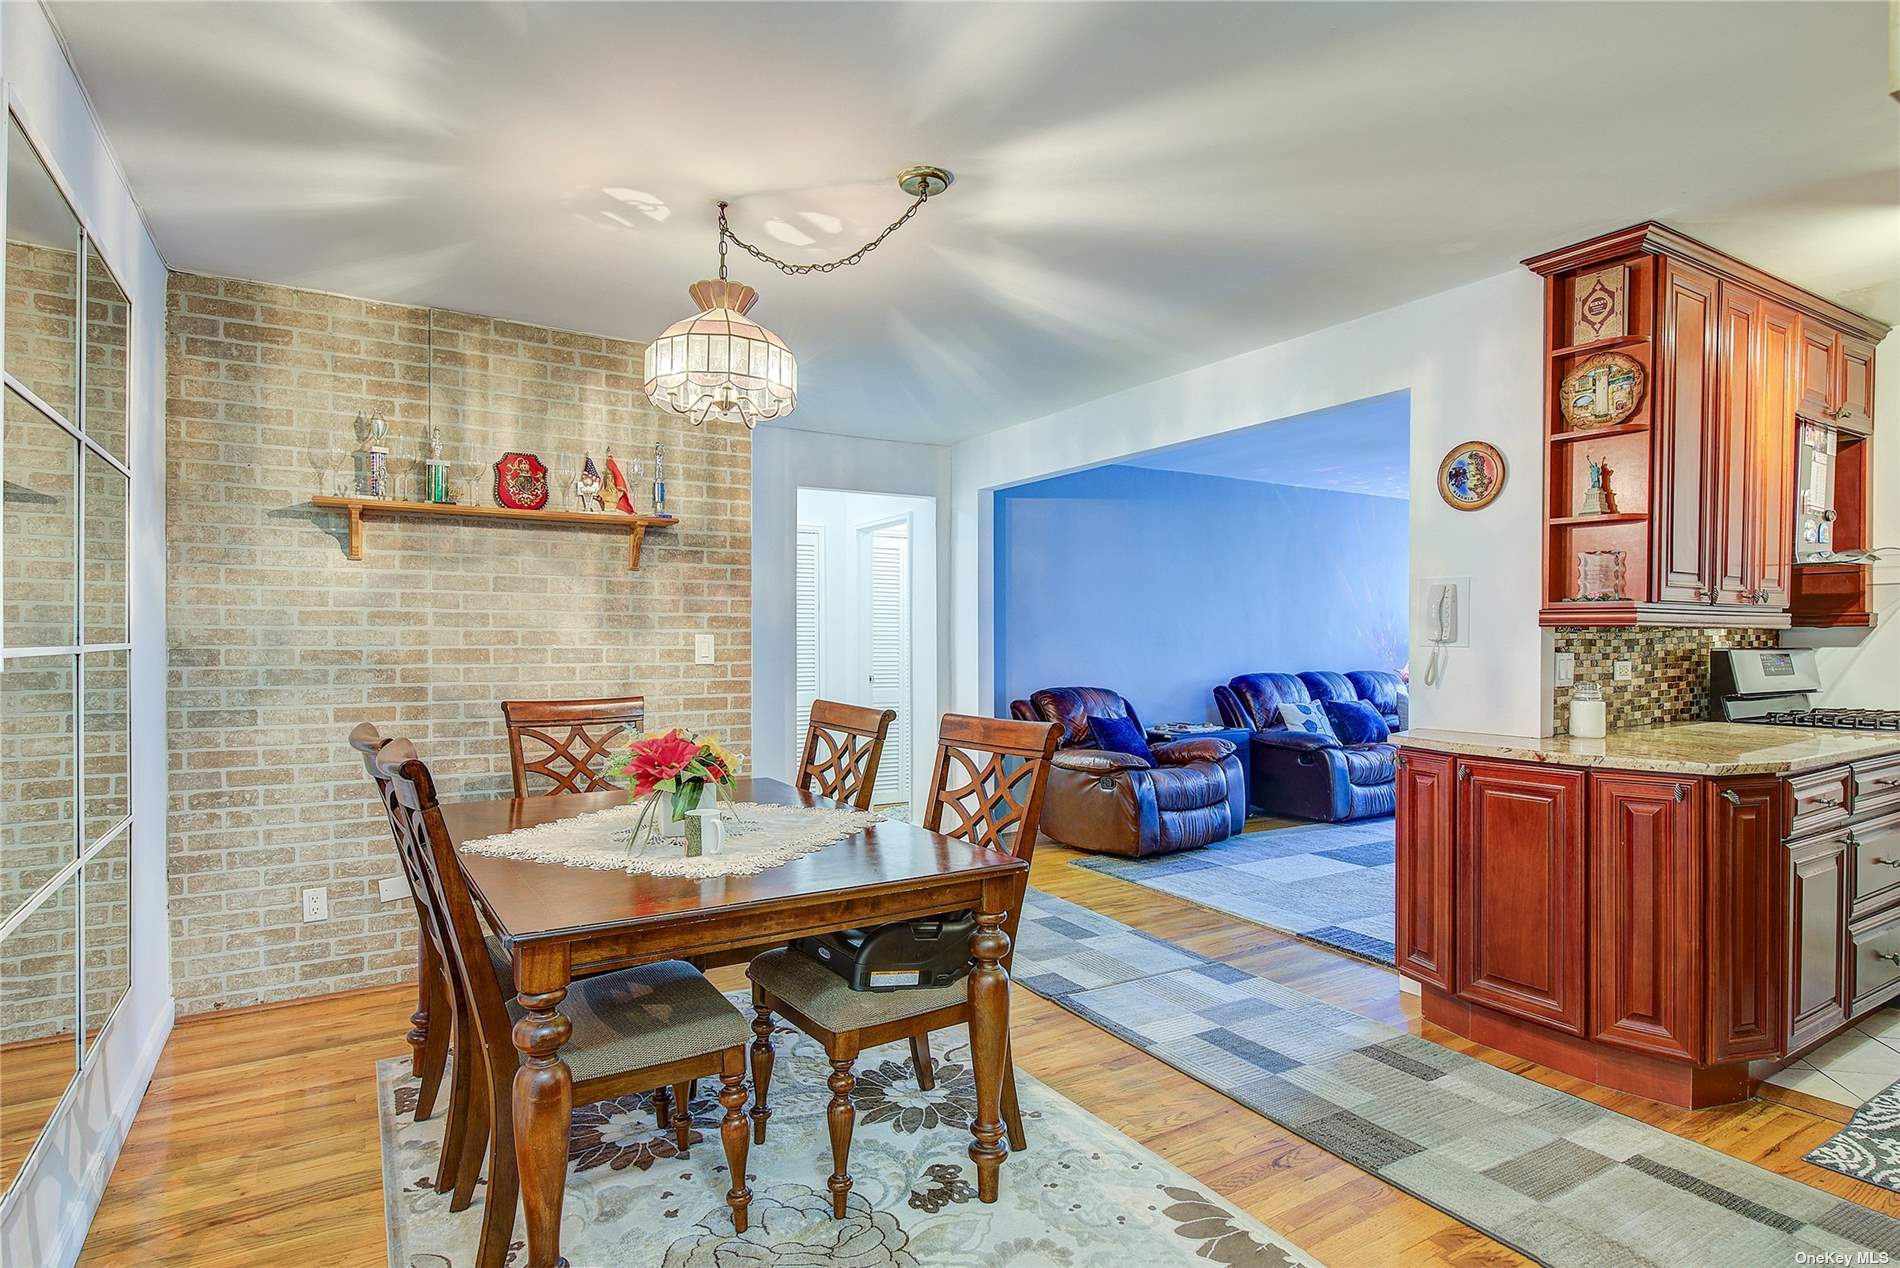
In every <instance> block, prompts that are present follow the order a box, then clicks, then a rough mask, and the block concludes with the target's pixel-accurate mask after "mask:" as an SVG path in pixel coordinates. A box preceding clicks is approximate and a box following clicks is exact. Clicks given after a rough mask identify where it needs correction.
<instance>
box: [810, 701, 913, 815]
mask: <svg viewBox="0 0 1900 1268" xmlns="http://www.w3.org/2000/svg"><path fill="white" fill-rule="evenodd" d="M896 719H897V710H895V709H871V708H866V707H865V706H864V705H858V704H840V703H839V702H838V701H836V700H814V701H812V704H811V724H810V725H809V726H807V727H806V728H805V752H804V754H803V755H802V756H801V757H800V758H799V759H798V790H799V791H800V792H808V793H816V794H817V795H818V796H820V797H829V798H830V799H831V800H833V801H835V802H837V803H838V804H839V805H841V806H847V805H848V806H855V807H857V808H858V809H859V810H869V809H870V808H871V794H872V792H873V791H874V790H875V789H876V787H877V768H878V763H879V762H881V761H882V760H883V758H884V737H885V736H886V735H888V734H890V730H891V723H892V722H894V721H896Z"/></svg>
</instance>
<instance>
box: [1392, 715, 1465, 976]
mask: <svg viewBox="0 0 1900 1268" xmlns="http://www.w3.org/2000/svg"><path fill="white" fill-rule="evenodd" d="M1454 764H1455V763H1454V759H1453V758H1452V757H1451V755H1450V754H1448V753H1405V752H1401V753H1400V754H1399V755H1398V767H1399V771H1398V774H1399V781H1398V799H1399V801H1401V802H1403V803H1404V805H1405V809H1404V810H1403V811H1401V812H1400V813H1399V816H1398V822H1399V823H1400V824H1403V825H1404V830H1403V831H1402V832H1401V833H1400V834H1399V836H1398V841H1397V845H1398V849H1397V852H1396V856H1395V858H1394V862H1395V864H1396V868H1395V870H1396V872H1397V880H1398V909H1397V913H1396V915H1397V918H1396V921H1395V923H1394V941H1395V944H1396V945H1395V948H1394V949H1395V952H1396V959H1397V962H1398V964H1399V965H1400V966H1402V967H1403V968H1404V970H1405V972H1406V974H1407V975H1408V976H1410V977H1412V978H1414V979H1416V980H1417V981H1420V982H1430V983H1431V984H1432V985H1433V986H1436V987H1439V988H1441V989H1443V990H1451V989H1452V946H1451V929H1452V916H1451V895H1452V878H1451V842H1452V833H1453V826H1452V821H1453V817H1454V816H1455V815H1456V813H1457V802H1456V797H1455V794H1454V792H1453V788H1452V784H1453V768H1454Z"/></svg>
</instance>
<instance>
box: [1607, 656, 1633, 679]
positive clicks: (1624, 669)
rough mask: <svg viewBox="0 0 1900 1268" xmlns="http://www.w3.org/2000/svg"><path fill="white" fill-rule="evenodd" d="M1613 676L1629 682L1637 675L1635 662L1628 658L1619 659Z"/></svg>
mask: <svg viewBox="0 0 1900 1268" xmlns="http://www.w3.org/2000/svg"><path fill="white" fill-rule="evenodd" d="M1612 677H1614V678H1615V680H1616V681H1617V682H1628V681H1629V680H1630V679H1632V678H1634V677H1636V665H1635V663H1634V662H1632V661H1627V660H1619V661H1617V662H1616V669H1615V671H1614V673H1613V674H1612Z"/></svg>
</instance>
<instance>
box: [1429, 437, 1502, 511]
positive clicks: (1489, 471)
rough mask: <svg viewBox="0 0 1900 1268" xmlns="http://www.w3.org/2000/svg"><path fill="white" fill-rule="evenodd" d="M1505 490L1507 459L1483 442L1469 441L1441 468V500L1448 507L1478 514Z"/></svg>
mask: <svg viewBox="0 0 1900 1268" xmlns="http://www.w3.org/2000/svg"><path fill="white" fill-rule="evenodd" d="M1503 490H1504V455H1503V454H1500V453H1499V452H1498V451H1497V450H1496V449H1494V448H1493V447H1492V446H1490V445H1487V444H1485V443H1484V442H1483V441H1482V440H1467V441H1465V443H1464V444H1462V445H1459V446H1457V447H1456V448H1454V449H1453V450H1452V451H1451V452H1450V453H1448V454H1446V455H1445V460H1444V461H1443V462H1441V463H1439V464H1438V496H1439V497H1441V498H1444V499H1445V504H1446V505H1447V506H1453V507H1456V508H1457V509H1459V510H1461V511H1475V510H1477V509H1478V508H1480V507H1484V506H1489V505H1491V502H1492V499H1494V498H1496V497H1497V495H1498V494H1499V493H1501V492H1503Z"/></svg>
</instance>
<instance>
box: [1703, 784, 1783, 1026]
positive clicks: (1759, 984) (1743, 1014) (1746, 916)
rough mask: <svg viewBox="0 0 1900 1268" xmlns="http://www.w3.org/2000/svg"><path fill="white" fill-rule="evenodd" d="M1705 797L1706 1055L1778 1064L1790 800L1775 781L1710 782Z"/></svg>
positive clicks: (1781, 1019)
mask: <svg viewBox="0 0 1900 1268" xmlns="http://www.w3.org/2000/svg"><path fill="white" fill-rule="evenodd" d="M1707 797H1708V807H1709V809H1708V818H1709V832H1708V835H1707V849H1708V858H1709V863H1708V877H1709V885H1708V909H1709V932H1708V959H1707V964H1706V969H1705V972H1706V981H1707V993H1708V1004H1707V1007H1708V1014H1709V1043H1708V1049H1707V1053H1706V1055H1707V1057H1708V1059H1709V1060H1711V1061H1736V1060H1741V1059H1747V1058H1754V1057H1767V1056H1772V1055H1773V1054H1774V1052H1775V1051H1776V1049H1777V1048H1778V1047H1779V1046H1780V1043H1781V1036H1782V1032H1783V1017H1782V1011H1781V1010H1782V999H1783V995H1784V992H1785V987H1784V978H1783V973H1782V967H1781V957H1780V948H1781V946H1782V945H1783V943H1784V942H1785V941H1786V940H1787V925H1788V919H1789V918H1788V915H1787V913H1786V910H1785V907H1786V904H1785V898H1784V894H1785V886H1784V885H1783V884H1782V875H1781V873H1782V859H1781V853H1780V850H1781V835H1782V828H1781V807H1782V803H1783V800H1784V793H1783V790H1782V786H1781V782H1780V781H1779V780H1777V779H1775V778H1773V777H1772V776H1770V777H1767V778H1752V779H1725V780H1712V781H1710V783H1709V785H1708V789H1707Z"/></svg>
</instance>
